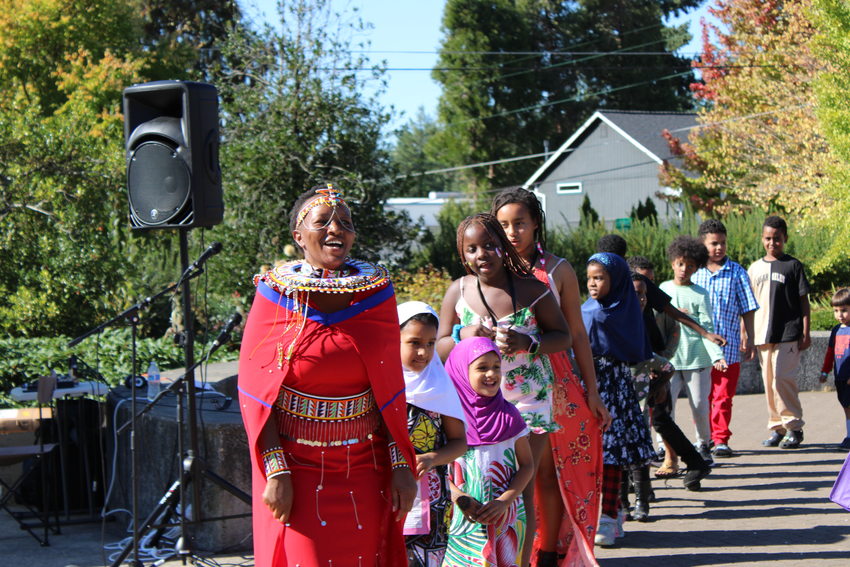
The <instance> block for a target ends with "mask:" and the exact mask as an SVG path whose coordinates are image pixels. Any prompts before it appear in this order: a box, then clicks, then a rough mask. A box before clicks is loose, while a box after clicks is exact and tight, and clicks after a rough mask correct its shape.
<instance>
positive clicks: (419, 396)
mask: <svg viewBox="0 0 850 567" xmlns="http://www.w3.org/2000/svg"><path fill="white" fill-rule="evenodd" d="M420 313H430V314H431V315H433V316H434V317H436V318H437V320H438V321H439V320H440V317H439V316H438V315H437V312H436V311H434V309H433V308H431V306H430V305H428V304H427V303H423V302H422V301H408V302H406V303H402V304H401V305H399V306H398V323H399V325H404V324H405V323H406V322H407V321H409V320H410V318H411V317H413V316H414V315H418V314H420ZM402 370H403V371H404V384H405V393H406V394H407V402H408V403H409V404H413V405H414V406H416V407H418V408H421V409H423V410H426V411H432V412H436V413H439V414H441V415H447V416H449V417H453V418H455V419H459V420H461V421H463V422H464V423H466V420H465V419H464V416H463V408H462V407H461V405H460V398H458V395H457V390H455V387H454V384H452V381H451V379H450V378H449V375H448V374H447V373H446V369H445V368H443V363H442V362H440V357H439V356H437V354H436V353H434V356H433V357H432V358H431V361H430V362H429V363H428V366H426V367H425V369H424V370H423V371H422V372H414V371H413V370H408V369H407V368H404V367H403V366H402Z"/></svg>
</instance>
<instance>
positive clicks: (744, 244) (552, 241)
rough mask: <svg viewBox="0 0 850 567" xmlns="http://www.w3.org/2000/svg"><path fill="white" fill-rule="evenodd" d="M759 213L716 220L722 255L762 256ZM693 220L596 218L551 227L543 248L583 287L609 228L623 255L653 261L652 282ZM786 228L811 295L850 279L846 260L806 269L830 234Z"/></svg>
mask: <svg viewBox="0 0 850 567" xmlns="http://www.w3.org/2000/svg"><path fill="white" fill-rule="evenodd" d="M765 216H766V214H765V213H764V212H760V211H752V212H749V213H744V214H736V215H731V216H728V217H726V218H723V219H721V220H722V221H723V224H724V225H725V226H726V230H727V242H728V249H727V254H728V256H729V257H730V258H732V259H733V260H735V261H736V262H738V263H739V264H741V265H742V266H743V267H744V268H745V269H746V268H747V267H749V265H750V264H751V263H752V262H754V261H756V260H758V259H759V258H761V257H763V256H764V248H763V247H762V244H761V229H762V223H763V222H764V218H765ZM699 223H700V219H699V218H698V217H697V216H696V215H695V214H694V213H693V211H692V210H689V209H686V210H685V211H684V213H683V215H682V218H681V219H678V220H672V221H671V220H668V221H667V222H664V223H658V224H656V223H655V222H653V221H651V220H633V221H632V225H631V228H628V229H624V230H618V229H614V230H611V229H608V228H606V227H605V224H604V223H602V222H598V223H592V224H585V225H583V226H581V227H580V228H579V229H575V230H573V229H567V230H551V231H548V232H547V235H546V238H547V246H548V248H549V250H551V251H552V252H554V253H555V254H557V255H559V256H563V257H564V258H566V259H568V260H569V261H570V262H571V263H572V264H573V267H574V268H575V270H576V275H577V276H578V278H579V284H580V288H581V289H582V290H584V280H585V278H586V275H585V274H586V272H585V262H586V261H587V259H588V258H589V257H590V256H591V255H592V254H593V253H594V252H596V241H597V240H599V238H600V237H601V236H603V235H604V234H608V233H615V234H620V235H621V236H622V237H623V238H625V239H626V242H627V243H628V247H629V248H628V255H630V256H638V255H640V256H645V257H647V258H648V259H649V260H650V261H651V262H652V263H653V264H654V265H655V279H656V281H657V282H662V281H665V280H668V279H670V278H671V277H672V275H673V274H672V271H671V269H670V262H669V261H668V260H667V246H668V244H669V243H670V242H671V241H672V240H673V239H674V238H676V237H677V236H679V235H680V234H690V235H692V236H696V234H697V230H698V228H699ZM789 232H790V238H789V239H788V244H787V246H786V247H785V249H786V251H787V252H788V253H789V254H791V255H792V256H795V257H796V258H797V259H799V260H800V261H801V262H802V263H803V265H804V266H806V268H807V269H806V275H807V277H808V279H809V283H810V284H811V288H812V294H813V297H819V296H820V295H823V294H825V293H831V290H832V289H833V288H834V287H841V286H844V285H847V284H848V283H850V264H847V263H844V264H842V265H836V266H835V267H834V268H833V269H832V270H831V271H829V272H823V273H819V274H814V273H812V272H811V269H810V267H811V266H813V265H814V264H815V262H816V260H817V259H818V258H819V257H820V255H821V253H822V251H823V243H824V242H827V241H829V239H830V235H829V234H827V231H824V230H818V229H811V230H809V231H807V232H803V233H801V232H797V231H795V229H794V225H793V224H790V225H789ZM828 304H829V302H828V301H827V305H828ZM830 317H831V309H830ZM813 328H814V327H813Z"/></svg>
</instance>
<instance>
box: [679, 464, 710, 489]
mask: <svg viewBox="0 0 850 567" xmlns="http://www.w3.org/2000/svg"><path fill="white" fill-rule="evenodd" d="M709 474H711V467H705V468H702V469H688V471H687V472H686V473H685V477H684V478H683V479H682V484H684V485H685V488H687V489H688V490H690V491H693V492H696V491H698V490H699V489H700V488H702V484H701V483H700V481H701V480H702V479H704V478H705V477H707V476H708V475H709Z"/></svg>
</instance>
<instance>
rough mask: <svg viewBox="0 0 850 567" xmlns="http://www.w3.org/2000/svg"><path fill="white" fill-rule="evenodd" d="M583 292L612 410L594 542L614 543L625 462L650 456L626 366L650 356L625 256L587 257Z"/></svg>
mask: <svg viewBox="0 0 850 567" xmlns="http://www.w3.org/2000/svg"><path fill="white" fill-rule="evenodd" d="M587 293H588V295H589V296H590V298H589V299H588V300H587V301H586V302H585V303H584V305H582V307H581V316H582V320H583V322H584V326H585V329H586V330H587V336H588V338H589V339H590V349H591V351H592V352H593V364H594V367H595V369H596V379H597V384H598V388H599V395H600V396H601V397H602V401H603V403H604V404H605V407H607V408H608V411H609V412H610V413H611V417H612V422H611V426H610V427H609V428H608V430H607V431H605V432H604V433H603V434H602V451H603V463H604V464H603V467H602V476H603V480H602V516H601V518H600V520H599V529H598V530H597V532H596V544H597V545H603V546H604V545H613V544H614V543H615V538H616V537H617V535H618V529H617V519H618V516H619V508H620V478H621V474H622V469H623V467H628V468H631V469H635V468H638V469H639V468H641V467H643V466H644V465H646V464H647V463H649V461H650V459H651V458H652V457H653V456H654V451H653V448H652V440H651V438H650V436H649V430H648V428H647V426H646V421H644V419H643V416H642V415H641V411H640V406H639V404H638V400H637V395H636V394H635V389H634V385H633V381H632V374H631V371H630V370H629V365H630V364H634V363H637V362H641V361H644V360H646V359H648V358H651V357H652V349H651V348H650V345H649V340H648V339H647V336H646V332H645V331H644V326H643V324H642V316H641V310H640V304H639V302H638V297H637V294H635V290H634V288H633V286H632V281H631V276H630V273H629V267H628V265H627V264H626V261H625V260H624V259H623V258H622V257H620V256H618V255H617V254H612V253H608V252H603V253H597V254H594V255H593V256H591V257H590V259H589V260H588V261H587Z"/></svg>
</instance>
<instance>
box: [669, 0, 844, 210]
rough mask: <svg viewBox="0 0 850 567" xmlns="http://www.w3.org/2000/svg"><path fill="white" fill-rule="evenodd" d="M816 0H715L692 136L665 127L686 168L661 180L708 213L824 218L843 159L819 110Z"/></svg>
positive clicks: (697, 65)
mask: <svg viewBox="0 0 850 567" xmlns="http://www.w3.org/2000/svg"><path fill="white" fill-rule="evenodd" d="M812 1H813V0H794V1H787V0H786V1H781V0H716V2H715V4H714V5H713V6H712V7H711V8H710V9H709V11H710V13H711V14H712V16H714V18H715V19H716V20H717V23H716V24H715V23H709V22H706V21H703V22H702V23H703V54H702V56H701V57H700V59H699V60H698V61H695V62H694V67H695V68H697V69H699V70H700V71H701V74H702V80H701V81H700V82H698V83H695V84H693V85H692V86H691V90H692V92H693V94H694V96H695V97H696V99H697V101H698V103H699V104H700V105H701V110H700V111H699V116H698V123H699V126H698V127H697V128H694V129H693V130H692V131H691V133H690V135H689V136H688V141H687V142H685V141H682V140H678V139H676V138H674V137H673V136H671V135H670V134H669V133H667V134H665V136H666V138H667V140H668V143H669V144H670V148H671V150H672V152H673V154H674V155H676V156H679V157H681V159H682V162H683V168H681V169H680V168H677V167H675V166H673V165H671V164H669V163H665V164H663V165H662V167H661V173H660V177H661V180H662V182H663V183H664V184H665V185H667V186H669V187H675V188H678V189H680V190H681V191H682V198H683V199H687V200H689V201H690V202H691V203H692V204H693V206H694V207H695V208H696V209H697V210H700V211H702V212H707V213H710V214H723V213H726V212H729V211H732V210H736V209H741V208H745V207H757V208H760V209H775V210H779V211H783V212H784V213H786V214H789V215H792V216H796V217H798V218H799V219H805V220H806V221H807V222H812V223H814V222H817V221H818V219H820V218H822V216H821V213H822V211H824V210H826V208H828V206H829V205H830V202H831V199H830V197H829V196H828V195H827V194H826V193H825V192H824V191H823V184H824V181H825V179H826V176H827V172H828V170H829V164H830V162H831V161H832V160H834V159H835V158H834V156H833V155H832V152H831V150H830V146H829V145H828V144H827V142H826V140H825V138H824V136H823V134H822V131H821V128H820V124H819V122H818V119H817V115H816V112H815V108H816V99H815V93H814V90H813V89H812V82H813V80H814V79H815V76H816V74H817V73H818V71H820V70H822V69H823V67H824V65H825V63H824V62H823V61H821V60H819V59H818V58H817V57H816V56H815V55H814V54H813V52H812V47H813V36H814V33H815V30H814V28H813V25H812V23H811V21H810V18H809V13H808V10H809V9H810V8H811V4H812Z"/></svg>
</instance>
